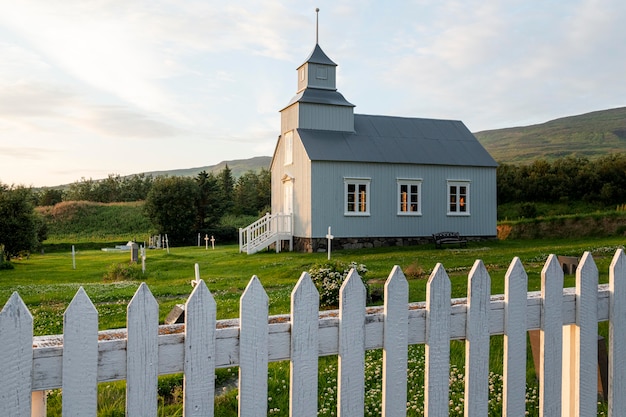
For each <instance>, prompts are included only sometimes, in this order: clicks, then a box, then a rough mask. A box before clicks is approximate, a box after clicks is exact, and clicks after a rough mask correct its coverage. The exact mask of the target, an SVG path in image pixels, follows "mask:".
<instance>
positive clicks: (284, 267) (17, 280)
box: [0, 237, 624, 416]
mask: <svg viewBox="0 0 626 417" xmlns="http://www.w3.org/2000/svg"><path fill="white" fill-rule="evenodd" d="M623 243H624V238H619V237H611V238H586V239H567V240H565V239H563V240H504V241H490V242H476V243H470V244H469V247H468V248H467V249H455V248H448V249H444V250H437V249H435V248H434V245H423V246H411V247H394V248H378V249H365V250H354V251H337V252H334V253H333V254H332V260H333V261H341V262H344V263H349V262H351V261H355V262H358V263H363V264H365V265H366V266H367V268H368V272H367V275H366V276H367V278H368V280H369V281H370V285H371V287H372V288H373V289H376V288H379V289H380V288H382V287H383V285H384V280H385V279H386V278H387V276H388V274H389V272H390V271H391V268H392V267H393V266H394V265H399V266H401V267H402V269H403V271H404V272H405V275H406V276H407V278H408V281H409V288H410V294H409V299H410V301H411V302H414V301H423V300H424V298H425V289H426V282H427V278H428V275H429V274H430V272H431V270H432V269H433V268H434V266H435V265H436V264H437V263H438V262H441V263H443V265H444V267H445V268H446V271H447V272H448V275H449V276H450V279H451V282H452V294H453V297H464V296H465V295H466V288H467V274H468V272H469V270H470V269H471V267H472V265H473V263H474V261H475V260H476V259H481V260H482V261H483V262H484V264H485V265H486V267H487V269H488V271H489V273H490V276H491V280H492V294H500V293H502V292H503V278H504V275H505V273H506V270H507V268H508V266H509V264H510V262H511V260H512V259H513V257H514V256H518V257H519V258H520V260H521V261H522V264H523V265H524V267H525V269H526V272H527V274H528V283H529V290H538V289H539V287H540V273H541V269H542V267H543V265H544V262H545V260H546V258H547V256H548V255H549V254H551V253H554V254H558V255H570V256H581V255H582V253H583V252H584V251H591V252H592V254H593V255H594V260H595V262H596V264H597V266H598V269H599V271H600V282H607V280H608V267H609V264H610V262H611V258H612V256H613V254H614V252H615V250H616V249H617V248H618V247H621V246H622V245H623ZM104 246H112V245H106V244H103V247H104ZM129 258H130V255H129V253H128V252H123V253H116V252H104V251H101V250H79V251H78V252H77V253H76V257H75V262H76V269H73V260H72V254H71V252H69V251H66V250H63V251H50V252H48V253H45V254H34V255H32V256H31V257H30V258H28V259H21V260H15V262H14V265H15V269H12V270H2V271H0V302H1V303H2V305H4V303H5V302H6V300H7V299H8V298H9V296H10V295H11V293H12V292H14V291H17V292H18V293H19V294H20V296H21V297H22V299H23V300H24V301H25V302H26V304H27V306H28V307H29V309H30V310H31V312H32V314H33V316H34V321H35V334H36V335H43V334H58V333H62V327H63V312H64V311H65V309H66V308H67V306H68V304H69V302H70V301H71V299H72V297H73V296H74V294H75V292H76V291H77V289H78V288H79V287H80V286H83V287H84V288H85V290H86V292H87V294H88V295H89V296H90V297H91V299H92V301H93V303H94V304H95V306H96V308H97V309H98V312H99V314H100V328H101V329H108V328H117V327H125V325H126V324H125V320H126V306H127V304H128V302H129V301H130V299H131V297H132V296H133V294H134V292H135V291H136V289H137V288H138V286H139V283H140V282H141V281H145V282H146V283H147V284H148V285H149V287H150V290H151V291H152V293H153V295H154V296H155V297H156V298H157V300H158V302H159V308H160V317H161V320H163V318H164V317H165V316H166V315H167V314H168V312H169V311H170V310H171V308H172V307H173V306H174V305H175V304H177V303H183V302H184V301H185V300H186V298H187V297H188V295H189V294H190V293H191V290H192V288H191V285H190V281H191V280H192V279H193V278H194V264H195V263H198V264H199V266H200V275H201V278H202V279H204V280H205V281H206V283H207V285H208V287H209V290H210V291H211V292H212V294H213V296H214V297H215V300H216V302H217V314H218V318H220V319H222V318H233V317H237V316H238V312H239V297H240V296H241V294H242V293H243V290H244V288H245V286H246V285H247V283H248V281H249V280H250V278H251V277H252V276H253V275H257V276H258V278H259V279H260V281H261V283H262V284H263V286H264V288H265V290H266V291H267V293H268V296H269V302H270V314H283V313H288V312H289V305H290V300H289V297H290V294H291V291H292V289H293V287H294V285H295V283H296V281H297V279H298V278H299V276H300V274H301V273H302V272H303V271H306V270H308V269H309V268H310V267H312V266H314V265H316V264H319V263H324V262H326V253H315V254H303V253H290V252H283V253H280V254H276V253H274V252H262V253H258V254H256V255H251V256H248V255H245V254H239V253H238V247H237V246H236V245H227V246H221V245H219V244H218V245H217V246H216V249H215V250H211V249H209V250H205V248H204V247H184V248H170V251H169V253H168V252H167V251H165V250H148V252H147V259H146V273H145V274H141V271H140V270H137V269H135V270H134V272H133V273H132V274H131V275H129V277H130V278H131V279H124V280H120V281H111V280H110V275H111V271H112V270H114V269H119V268H120V266H122V267H123V266H126V265H127V264H128V261H129ZM574 280H575V277H574V276H566V277H565V285H566V286H573V285H574ZM452 355H453V357H452V369H451V384H453V383H458V384H457V385H451V387H452V389H451V401H452V403H451V404H452V405H451V415H462V410H463V408H462V403H463V400H462V392H459V390H461V389H462V388H461V387H462V380H463V377H462V369H463V368H462V366H463V361H464V358H463V355H464V354H463V346H462V344H461V343H460V342H453V343H452ZM501 358H502V338H501V337H493V338H492V364H491V369H492V372H493V376H492V377H493V381H494V382H493V384H494V390H496V391H497V390H498V389H501V379H499V378H501V377H500V375H501V374H502V362H501ZM380 363H381V362H380V352H379V351H374V352H369V353H368V359H367V365H366V366H367V371H366V373H368V375H369V377H367V376H366V380H367V386H368V388H367V393H366V397H367V400H366V401H367V403H368V404H369V405H368V410H369V411H372V412H373V414H372V415H380V386H379V385H380V384H379V382H376V381H379V379H380ZM422 368H423V347H421V346H418V347H414V348H412V349H411V353H410V363H409V372H410V375H411V378H412V379H411V382H410V387H411V390H412V391H411V392H410V396H411V399H412V400H411V401H409V402H408V403H407V409H408V408H411V410H407V411H408V414H409V415H422V413H423V410H421V402H420V401H421V400H420V398H421V397H420V395H423V388H421V387H423V385H422V384H423V372H422V371H423V369H422ZM420 369H421V371H420ZM459 370H460V371H459ZM236 372H237V370H236V369H234V368H233V369H228V370H220V371H219V372H218V378H219V380H220V381H222V380H223V381H228V380H229V378H230V376H231V375H236ZM333 375H334V377H333ZM377 375H378V376H377ZM533 375H534V373H533V371H532V369H529V382H530V385H529V391H528V392H529V394H528V395H529V409H530V410H531V412H530V413H529V414H530V415H536V414H535V413H534V412H532V409H533V407H534V406H535V403H536V398H535V400H533V399H532V395H533V394H532V393H533V390H536V385H535V386H533V384H532V380H533ZM333 378H334V379H333ZM288 381H289V366H288V364H284V363H279V364H271V367H270V375H269V386H270V394H269V395H270V397H271V398H270V400H269V409H268V414H271V415H288V411H287V410H288ZM218 382H219V381H218ZM319 383H320V385H319V386H320V410H321V411H320V415H331V412H332V410H333V409H334V407H335V404H336V359H335V358H321V359H320V381H319ZM159 386H160V390H161V388H162V391H163V392H162V393H161V395H160V397H159V398H160V402H161V408H160V413H162V414H160V415H168V416H171V415H182V411H181V404H180V389H181V388H180V386H181V377H180V376H172V377H164V378H161V381H160V384H159ZM455 387H456V388H455ZM498 387H500V388H498ZM420 390H421V391H420ZM420 392H421V394H420ZM123 396H124V385H123V383H114V384H102V387H101V389H100V401H99V402H100V403H101V404H100V405H99V407H101V409H100V411H99V414H98V415H99V416H117V415H124V412H123V409H124V408H123V407H124V400H123ZM60 397H61V394H60V392H59V391H53V392H51V393H50V394H49V409H50V412H49V415H51V416H53V415H60V414H57V413H56V411H55V410H57V409H60V401H61V399H60ZM494 398H496V400H497V395H496V397H494ZM533 401H535V402H533ZM236 404H237V400H236V390H225V391H224V393H223V395H220V396H218V397H217V399H216V407H217V410H216V415H220V416H227V415H236ZM377 407H378V409H377ZM498 407H501V403H498V402H497V401H494V405H493V411H492V413H493V414H490V415H499V412H500V411H499V410H500V408H498ZM458 413H460V414H458Z"/></svg>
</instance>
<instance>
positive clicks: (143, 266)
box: [141, 242, 146, 274]
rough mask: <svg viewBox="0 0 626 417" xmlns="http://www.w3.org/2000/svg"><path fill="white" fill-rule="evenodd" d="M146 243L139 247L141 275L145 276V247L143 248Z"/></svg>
mask: <svg viewBox="0 0 626 417" xmlns="http://www.w3.org/2000/svg"><path fill="white" fill-rule="evenodd" d="M145 244H146V242H144V244H143V245H141V273H142V274H145V273H146V246H145Z"/></svg>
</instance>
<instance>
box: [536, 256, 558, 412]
mask: <svg viewBox="0 0 626 417" xmlns="http://www.w3.org/2000/svg"><path fill="white" fill-rule="evenodd" d="M541 296H542V307H541V308H542V311H541V330H540V332H539V339H540V341H539V343H540V349H539V350H540V353H539V371H538V372H539V415H540V416H541V417H551V416H560V415H561V376H562V373H563V372H562V369H563V368H562V366H563V364H562V349H563V348H562V346H563V270H562V269H561V266H560V265H559V261H558V259H557V257H556V256H555V255H550V256H549V257H548V260H547V261H546V263H545V265H544V267H543V269H542V270H541Z"/></svg>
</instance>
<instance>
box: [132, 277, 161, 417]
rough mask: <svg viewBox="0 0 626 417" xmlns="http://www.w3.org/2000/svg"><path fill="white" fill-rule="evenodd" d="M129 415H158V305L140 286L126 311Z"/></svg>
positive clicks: (143, 287) (147, 290)
mask: <svg viewBox="0 0 626 417" xmlns="http://www.w3.org/2000/svg"><path fill="white" fill-rule="evenodd" d="M126 320H127V325H126V326H127V328H128V340H127V343H126V366H127V371H126V415H127V416H129V417H134V416H146V417H154V416H156V413H157V383H158V381H157V377H158V364H159V355H158V334H159V333H158V332H159V305H158V304H157V301H156V300H155V298H154V297H153V296H152V293H151V292H150V290H149V289H148V286H147V285H146V284H145V283H141V285H140V286H139V288H138V289H137V291H136V292H135V295H134V296H133V298H132V300H131V301H130V303H129V304H128V308H127V318H126Z"/></svg>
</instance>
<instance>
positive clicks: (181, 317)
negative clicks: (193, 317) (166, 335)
mask: <svg viewBox="0 0 626 417" xmlns="http://www.w3.org/2000/svg"><path fill="white" fill-rule="evenodd" d="M184 322H185V305H184V304H176V305H175V306H174V308H173V309H172V311H170V312H169V314H168V315H167V317H165V321H164V323H165V324H178V323H184Z"/></svg>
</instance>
